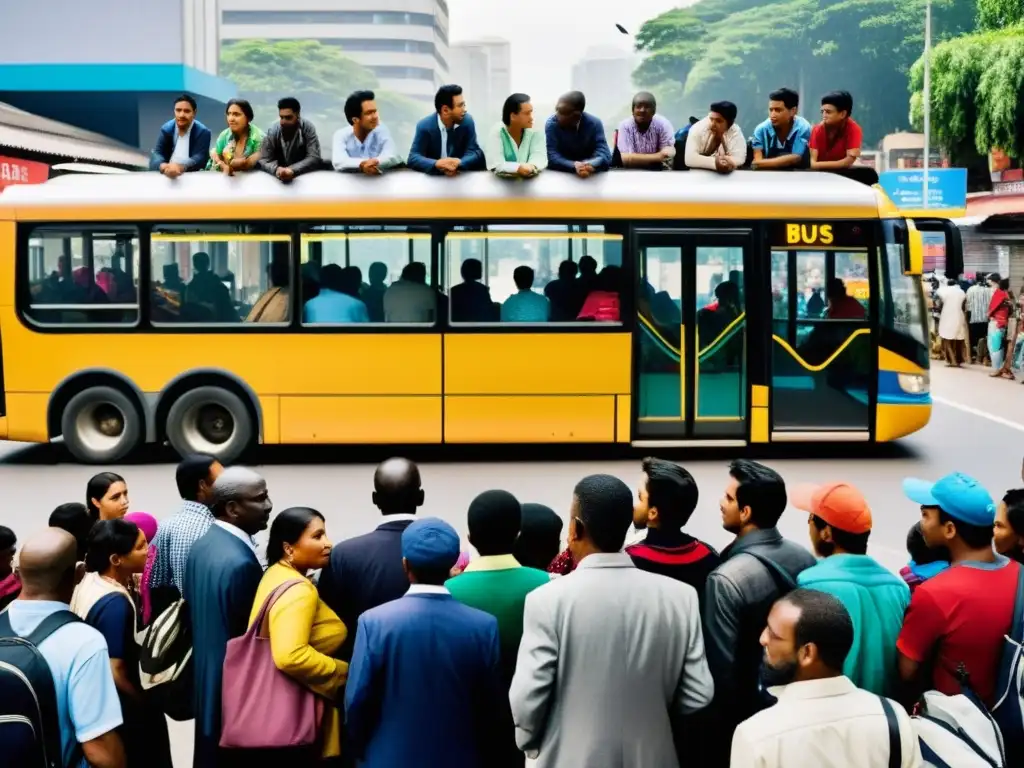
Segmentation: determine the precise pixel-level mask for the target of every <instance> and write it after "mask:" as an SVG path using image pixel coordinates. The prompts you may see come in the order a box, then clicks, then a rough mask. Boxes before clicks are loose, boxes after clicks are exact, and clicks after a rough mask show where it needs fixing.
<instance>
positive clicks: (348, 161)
mask: <svg viewBox="0 0 1024 768" xmlns="http://www.w3.org/2000/svg"><path fill="white" fill-rule="evenodd" d="M373 158H379V159H380V165H378V166H377V167H378V168H379V169H380V170H382V171H385V170H387V169H388V168H394V167H395V166H396V165H400V164H401V162H402V158H401V156H400V155H399V154H398V148H397V147H396V145H395V140H394V139H392V138H391V132H390V131H389V130H388V129H387V127H386V126H385V125H384V124H383V123H381V124H379V125H378V126H377V127H376V128H374V129H373V130H372V131H370V132H369V133H368V134H366V138H365V139H363V140H362V141H360V140H359V137H358V136H356V131H355V128H353V127H352V126H351V125H350V126H348V127H347V128H339V129H338V130H337V131H335V133H334V140H333V143H332V146H331V162H332V164H333V165H334V170H336V171H356V170H359V164H360V163H361V162H363V161H364V160H371V159H373Z"/></svg>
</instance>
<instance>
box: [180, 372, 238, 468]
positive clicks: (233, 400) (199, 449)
mask: <svg viewBox="0 0 1024 768" xmlns="http://www.w3.org/2000/svg"><path fill="white" fill-rule="evenodd" d="M254 432H255V429H254V425H253V420H252V416H251V415H250V412H249V409H248V408H247V407H246V405H245V403H244V402H242V399H241V398H240V397H239V396H238V395H236V394H235V393H234V392H229V391H228V390H226V389H222V388H221V387H213V386H206V387H196V388H195V389H191V390H189V391H188V392H186V393H185V394H183V395H182V396H181V397H179V398H178V399H177V400H175V401H174V404H173V405H171V409H170V411H168V413H167V430H166V434H167V441H168V442H169V443H170V444H171V447H172V448H174V450H175V451H177V452H178V453H179V454H180V455H181V456H187V455H188V454H190V453H205V454H209V455H210V456H213V457H215V458H216V459H217V460H218V461H220V462H221V463H223V464H231V463H232V462H234V461H236V460H237V459H238V458H239V457H240V456H241V455H242V454H243V453H245V451H246V450H247V449H248V448H249V447H250V446H251V445H252V441H253V434H254Z"/></svg>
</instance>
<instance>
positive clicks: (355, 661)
mask: <svg viewBox="0 0 1024 768" xmlns="http://www.w3.org/2000/svg"><path fill="white" fill-rule="evenodd" d="M402 555H403V564H404V567H405V571H406V573H407V574H408V576H409V582H410V587H409V591H408V592H406V594H405V596H404V597H401V598H399V599H398V600H393V601H392V602H390V603H385V604H384V605H381V606H379V607H377V608H374V609H373V610H371V611H367V612H366V613H364V614H363V615H362V617H361V618H360V619H359V625H358V628H357V629H356V645H355V650H354V651H353V654H352V663H351V665H350V666H349V672H348V685H347V686H346V688H345V716H346V721H347V736H348V740H347V744H346V746H345V748H346V749H349V750H351V753H352V755H353V756H354V757H355V759H356V761H357V764H358V765H360V766H364V768H395V767H396V766H413V765H415V766H416V767H417V768H492V767H497V766H500V764H501V761H500V759H497V760H496V758H499V756H498V755H495V754H492V753H491V752H490V749H491V748H492V747H493V746H494V745H496V744H500V743H502V741H501V736H502V735H504V734H502V732H501V728H502V726H503V725H504V724H505V723H507V718H508V717H509V716H510V713H509V704H508V697H507V696H506V695H505V689H504V687H503V686H502V684H501V673H500V661H499V657H500V652H499V646H498V620H497V619H495V618H494V617H493V616H491V615H490V614H488V613H484V612H483V611H479V610H477V609H476V608H470V607H469V606H467V605H463V604H462V603H459V602H458V601H456V600H455V599H454V598H453V597H452V596H451V594H450V593H449V592H448V590H447V589H445V587H444V586H443V585H444V583H445V581H446V580H447V579H448V577H449V575H450V572H451V569H452V567H453V566H454V565H455V563H456V561H457V560H458V558H459V535H458V534H457V533H456V532H455V529H454V528H452V527H451V526H450V525H448V523H446V522H444V521H442V520H438V519H437V518H424V519H423V520H418V521H416V522H415V523H413V524H412V525H410V526H409V527H408V528H406V529H405V531H404V532H403V533H402Z"/></svg>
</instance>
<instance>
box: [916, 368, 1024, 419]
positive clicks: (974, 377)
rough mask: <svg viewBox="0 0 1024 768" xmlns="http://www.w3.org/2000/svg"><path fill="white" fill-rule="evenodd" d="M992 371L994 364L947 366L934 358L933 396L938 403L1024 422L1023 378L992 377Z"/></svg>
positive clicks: (932, 370) (932, 369)
mask: <svg viewBox="0 0 1024 768" xmlns="http://www.w3.org/2000/svg"><path fill="white" fill-rule="evenodd" d="M991 372H992V369H991V368H987V367H982V366H980V365H965V366H964V367H963V368H947V367H946V364H945V363H943V362H942V361H941V360H932V367H931V384H932V397H933V398H934V399H935V401H936V402H937V403H942V402H943V401H947V402H948V403H949V404H954V405H959V406H963V407H966V408H974V409H977V410H979V411H984V412H986V413H988V414H991V415H992V416H995V417H998V418H1002V419H1008V420H1009V421H1014V422H1017V423H1019V424H1024V386H1022V385H1021V381H1022V378H1021V377H1020V376H1018V377H1017V380H1016V381H1010V380H1009V379H993V378H991V377H990V376H989V374H990V373H991Z"/></svg>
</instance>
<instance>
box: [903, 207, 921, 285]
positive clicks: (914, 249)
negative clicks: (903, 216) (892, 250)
mask: <svg viewBox="0 0 1024 768" xmlns="http://www.w3.org/2000/svg"><path fill="white" fill-rule="evenodd" d="M902 253H903V274H904V275H920V274H921V273H922V272H924V236H923V235H922V234H921V232H920V231H919V230H918V228H917V227H916V226H915V225H914V222H913V220H912V219H907V247H906V248H904V249H903V250H902Z"/></svg>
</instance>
